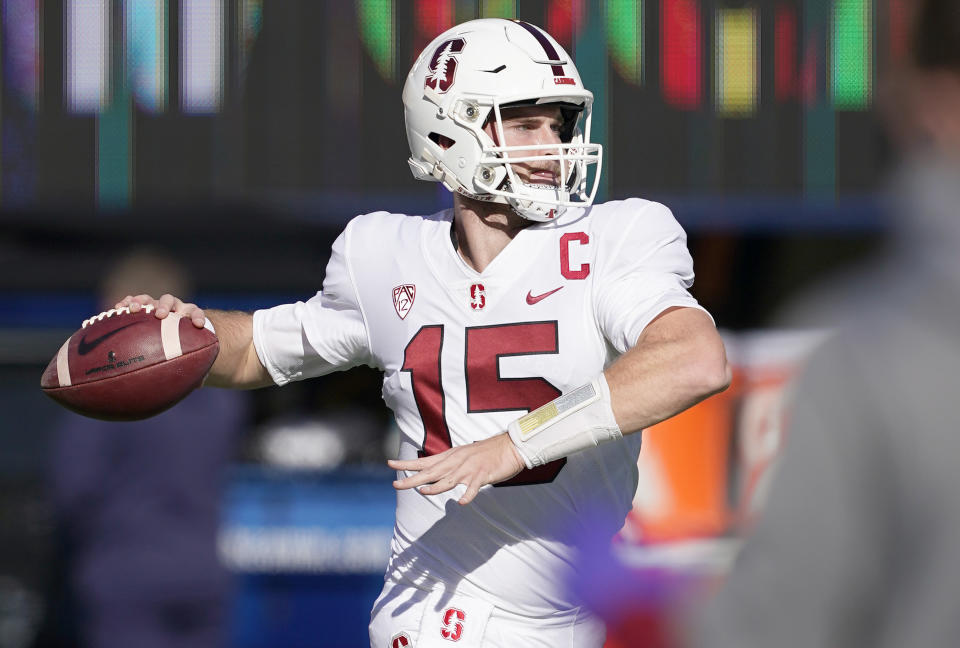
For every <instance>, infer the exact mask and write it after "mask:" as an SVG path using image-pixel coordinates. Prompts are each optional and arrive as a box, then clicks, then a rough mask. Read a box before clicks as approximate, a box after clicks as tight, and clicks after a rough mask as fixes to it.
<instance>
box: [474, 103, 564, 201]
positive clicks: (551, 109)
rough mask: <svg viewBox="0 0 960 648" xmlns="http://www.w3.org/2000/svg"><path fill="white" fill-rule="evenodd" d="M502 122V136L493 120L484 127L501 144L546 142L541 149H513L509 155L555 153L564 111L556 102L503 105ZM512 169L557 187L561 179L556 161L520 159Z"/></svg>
mask: <svg viewBox="0 0 960 648" xmlns="http://www.w3.org/2000/svg"><path fill="white" fill-rule="evenodd" d="M500 117H501V119H502V123H503V139H504V142H503V143H502V144H501V143H500V136H499V134H498V133H497V129H496V126H495V124H494V123H493V122H492V121H491V122H490V123H488V124H487V125H486V126H485V127H484V128H485V130H486V131H487V134H488V135H490V137H491V138H492V139H493V141H494V142H497V143H498V145H500V146H541V145H542V146H543V147H544V148H543V149H542V150H537V149H531V150H527V151H522V152H516V153H510V154H508V156H514V157H520V156H528V155H555V154H556V149H555V148H552V146H554V145H556V144H560V143H561V140H560V131H561V128H562V127H563V115H562V113H561V112H560V109H559V108H557V107H555V106H521V107H517V108H504V109H503V110H501V111H500ZM513 171H514V173H516V174H517V175H518V176H519V177H520V180H521V181H522V182H525V183H527V184H543V185H549V186H551V187H556V186H558V185H559V183H560V165H559V164H558V163H557V162H548V161H543V160H539V161H531V162H518V163H516V164H514V165H513Z"/></svg>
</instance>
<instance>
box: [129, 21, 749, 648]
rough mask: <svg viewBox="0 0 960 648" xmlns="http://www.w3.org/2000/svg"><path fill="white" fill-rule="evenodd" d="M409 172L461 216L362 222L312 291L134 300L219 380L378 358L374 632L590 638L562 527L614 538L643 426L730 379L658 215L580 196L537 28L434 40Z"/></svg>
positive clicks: (425, 61) (645, 206)
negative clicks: (389, 511) (448, 197)
mask: <svg viewBox="0 0 960 648" xmlns="http://www.w3.org/2000/svg"><path fill="white" fill-rule="evenodd" d="M403 104H404V111H405V117H406V128H407V138H408V141H409V144H410V160H409V164H410V168H411V169H412V171H413V174H414V176H415V177H416V178H418V179H421V180H428V181H437V182H442V183H443V184H444V185H445V186H446V187H447V188H448V189H450V191H452V192H453V194H454V206H453V208H452V209H449V210H445V211H442V212H440V213H437V214H432V215H429V216H408V215H403V214H394V213H389V212H376V213H372V214H366V215H362V216H358V217H356V218H354V219H353V220H352V221H351V222H350V223H349V224H348V225H347V227H346V229H345V230H344V232H343V233H342V234H341V235H340V237H339V238H338V239H337V241H336V242H335V243H334V245H333V250H332V255H331V257H330V262H329V264H328V266H327V270H326V277H325V279H324V281H323V290H322V291H321V292H319V293H317V295H316V296H315V297H313V298H312V299H310V300H309V301H307V302H304V303H296V304H286V305H282V306H277V307H275V308H272V309H269V310H263V311H258V312H256V313H254V314H252V315H248V314H241V313H228V312H219V311H203V310H201V309H200V308H198V307H197V306H195V305H193V304H186V303H183V302H182V301H180V300H179V299H177V298H175V297H172V296H170V295H164V296H163V297H161V298H160V299H159V300H155V299H153V298H151V297H149V296H146V295H139V296H136V297H128V298H127V299H125V300H124V301H123V302H121V303H120V304H118V306H125V305H128V304H130V305H132V307H133V309H134V310H135V309H136V308H137V306H136V305H137V304H147V303H152V304H154V305H155V306H156V314H157V317H164V316H166V315H167V313H169V312H176V313H180V314H182V315H185V316H188V317H191V318H192V319H193V322H194V324H196V325H198V326H202V325H203V324H204V322H205V318H209V320H210V321H211V322H212V323H213V325H214V326H215V327H216V331H217V334H218V336H219V337H220V348H221V351H220V357H219V358H218V359H217V361H216V363H215V364H214V366H213V369H212V371H211V373H210V376H209V378H208V380H207V384H208V385H219V386H225V387H258V386H264V385H271V384H278V385H283V384H286V383H288V382H290V381H294V380H302V379H305V378H309V377H311V376H318V375H322V374H326V373H329V372H332V371H336V370H341V369H347V368H349V367H353V366H356V365H361V364H367V365H370V366H373V367H376V368H378V369H380V370H381V371H382V372H383V397H384V400H385V401H386V403H387V405H388V406H390V408H391V409H392V410H393V412H394V414H395V416H396V420H397V423H398V425H399V427H400V430H401V432H402V441H401V446H400V451H399V458H398V459H397V460H395V461H390V462H389V463H390V465H391V466H392V467H393V468H395V469H396V470H397V472H398V476H397V481H395V482H394V486H395V487H396V488H397V490H398V496H397V517H396V525H395V528H394V535H393V541H392V546H391V550H392V557H391V560H390V564H389V566H388V568H387V573H386V584H385V586H384V589H383V593H382V594H381V596H380V598H379V599H378V600H377V602H376V603H375V605H374V609H373V613H372V617H371V624H370V641H371V645H372V646H375V647H377V648H385V647H387V646H391V645H392V646H396V645H416V646H431V645H448V642H449V641H456V642H458V644H459V645H461V646H480V645H482V646H503V647H506V646H511V647H515V646H528V645H530V646H532V645H543V646H558V645H564V646H587V647H589V646H596V647H599V646H601V645H602V644H603V641H604V629H603V625H602V623H601V622H600V621H598V620H597V619H596V618H595V617H593V616H592V615H591V614H590V613H588V612H586V611H584V610H582V609H580V608H579V607H578V604H577V602H576V601H575V600H574V598H573V597H572V595H571V594H570V593H569V592H568V591H567V589H566V587H565V583H566V582H567V581H568V580H569V579H570V577H571V575H572V574H573V573H574V572H575V570H576V569H577V564H576V553H575V538H577V537H578V535H580V534H581V533H582V531H583V529H582V528H581V527H582V526H584V525H590V527H591V530H592V531H594V532H598V533H602V534H605V535H606V536H607V537H612V536H613V535H614V534H615V533H616V532H617V530H618V529H619V528H620V526H621V525H622V524H623V520H624V517H625V515H626V513H627V512H628V511H629V510H630V508H631V502H632V499H633V496H634V492H635V489H636V486H637V456H638V453H639V450H640V434H638V432H639V431H640V430H642V429H643V428H645V427H648V426H650V425H653V424H654V423H657V422H659V421H662V420H664V419H666V418H668V417H670V416H672V415H674V414H676V413H677V412H680V411H682V410H684V409H686V408H688V407H690V406H691V405H693V404H694V403H696V402H698V401H700V400H701V399H703V398H705V397H707V396H709V395H710V394H713V393H715V392H717V391H720V390H722V389H724V388H725V387H726V386H727V384H728V383H729V380H730V372H729V368H728V366H727V361H726V356H725V352H724V347H723V343H722V341H721V339H720V336H719V335H718V333H717V331H716V328H715V326H714V323H713V320H712V319H711V318H710V316H709V315H708V314H707V313H706V312H705V311H704V310H703V309H702V308H701V307H700V306H699V305H698V304H697V302H696V301H695V300H694V298H693V297H691V295H690V294H689V293H688V288H689V287H690V286H691V284H692V283H693V264H692V261H691V258H690V255H689V253H688V251H687V247H686V236H685V234H684V232H683V230H682V229H681V227H680V226H679V225H678V224H677V222H676V220H674V218H673V215H672V214H671V212H670V210H669V209H667V208H666V207H664V206H663V205H661V204H657V203H654V202H649V201H646V200H640V199H630V200H625V201H616V202H609V203H605V204H602V205H595V206H591V203H592V201H593V197H594V194H595V192H596V187H597V182H598V179H599V174H600V166H601V147H600V145H599V144H596V143H593V142H591V141H590V118H591V109H592V104H593V95H592V94H591V93H590V92H589V91H588V90H586V89H585V88H584V87H583V84H582V82H581V80H580V76H579V74H578V72H577V69H576V67H575V66H574V64H573V62H572V60H571V59H570V57H569V55H568V54H567V53H566V52H565V51H564V49H563V47H561V46H560V44H559V43H557V41H556V40H554V39H553V38H552V37H551V36H550V35H549V34H547V33H546V32H544V31H543V30H541V29H539V28H538V27H535V26H533V25H531V24H528V23H525V22H521V21H516V20H502V19H484V20H475V21H471V22H467V23H464V24H461V25H459V26H456V27H454V28H452V29H450V30H448V31H447V32H445V33H443V34H441V35H440V36H438V37H437V38H436V39H435V40H434V41H433V42H432V43H430V45H428V46H427V48H426V49H425V50H424V52H423V53H422V54H421V55H420V57H419V58H418V59H417V61H416V62H415V63H414V65H413V68H412V70H411V71H410V74H409V76H408V77H407V80H406V84H405V86H404V89H403Z"/></svg>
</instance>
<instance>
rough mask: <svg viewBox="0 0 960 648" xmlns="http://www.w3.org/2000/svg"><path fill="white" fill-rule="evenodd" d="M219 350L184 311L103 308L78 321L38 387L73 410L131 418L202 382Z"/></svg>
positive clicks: (172, 400)
mask: <svg viewBox="0 0 960 648" xmlns="http://www.w3.org/2000/svg"><path fill="white" fill-rule="evenodd" d="M219 350H220V344H219V342H218V341H217V336H216V335H214V334H213V332H211V331H210V330H209V329H206V328H197V327H196V326H194V325H193V322H191V321H190V320H189V319H188V318H184V317H181V316H179V315H177V314H176V313H170V314H169V315H168V316H167V317H165V318H164V319H157V318H156V316H155V315H154V313H153V307H152V306H145V307H144V308H143V309H142V310H140V311H139V312H137V313H131V312H130V310H129V309H128V308H121V309H115V310H109V311H106V312H103V313H100V314H99V315H96V316H94V317H91V318H90V319H88V320H86V321H84V323H83V326H82V327H81V328H80V330H78V331H77V332H76V333H74V334H73V335H71V336H70V337H69V338H67V341H66V342H64V343H63V346H61V347H60V350H59V351H58V352H57V354H56V355H55V356H54V357H53V359H52V360H51V361H50V364H49V365H47V369H46V371H44V372H43V377H42V378H41V379H40V387H41V388H42V389H43V392H44V393H45V394H46V395H47V396H49V397H50V398H52V399H53V400H55V401H57V402H58V403H60V404H61V405H63V406H64V407H66V408H67V409H70V410H73V411H74V412H77V413H78V414H83V415H84V416H89V417H92V418H98V419H103V420H107V421H134V420H138V419H144V418H148V417H150V416H153V415H155V414H159V413H160V412H162V411H164V410H165V409H167V408H169V407H172V406H173V405H175V404H176V403H178V402H179V401H180V400H181V399H183V398H184V397H185V396H186V395H187V394H189V393H190V392H191V391H193V390H194V389H196V388H197V387H199V386H200V385H201V383H202V382H203V379H204V378H205V377H206V375H207V372H208V371H210V367H211V366H212V365H213V361H214V360H216V358H217V353H218V352H219Z"/></svg>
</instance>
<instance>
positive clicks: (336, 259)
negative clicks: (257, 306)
mask: <svg viewBox="0 0 960 648" xmlns="http://www.w3.org/2000/svg"><path fill="white" fill-rule="evenodd" d="M349 249H350V226H349V225H348V226H347V228H346V229H345V230H344V232H343V233H342V234H341V235H340V236H339V237H338V238H337V240H336V242H334V244H333V249H332V252H331V255H330V261H329V262H328V263H327V270H326V276H325V277H324V280H323V290H322V291H321V292H318V293H317V294H316V295H315V296H314V297H313V298H312V299H310V300H308V301H306V302H297V303H295V304H283V305H281V306H276V307H274V308H270V309H266V310H259V311H257V312H255V313H254V314H253V343H254V346H255V347H256V350H257V356H259V358H260V362H261V363H262V364H263V366H264V367H266V369H267V371H268V372H269V373H270V376H271V377H272V378H273V381H274V382H275V383H277V384H278V385H285V384H286V383H288V382H291V381H295V380H303V379H305V378H312V377H314V376H322V375H324V374H328V373H331V372H333V371H337V370H342V369H349V368H351V367H355V366H358V365H362V364H371V362H372V359H371V354H370V341H369V336H368V334H367V326H366V321H365V318H364V315H363V310H362V308H361V306H360V302H359V299H358V298H357V292H356V288H355V286H354V282H353V276H352V272H351V270H350V252H349Z"/></svg>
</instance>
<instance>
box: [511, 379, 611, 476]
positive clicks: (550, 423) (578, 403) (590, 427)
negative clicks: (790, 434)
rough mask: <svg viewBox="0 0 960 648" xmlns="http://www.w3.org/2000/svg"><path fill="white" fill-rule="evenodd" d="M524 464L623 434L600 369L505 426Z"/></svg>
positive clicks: (541, 461)
mask: <svg viewBox="0 0 960 648" xmlns="http://www.w3.org/2000/svg"><path fill="white" fill-rule="evenodd" d="M507 432H508V433H509V434H510V438H511V439H512V440H513V443H514V444H515V445H516V446H517V450H518V451H519V452H520V456H521V457H523V462H524V463H525V464H526V465H527V468H535V467H536V466H542V465H543V464H546V463H549V462H551V461H555V460H556V459H560V458H562V457H566V456H568V455H571V454H574V453H575V452H580V451H581V450H586V449H587V448H592V447H594V446H598V445H600V444H601V443H606V442H608V441H616V440H617V439H621V438H623V433H622V432H621V431H620V426H619V425H617V421H616V419H615V418H614V416H613V409H612V407H611V406H610V388H609V387H608V386H607V379H606V378H604V376H603V374H602V373H601V374H600V375H599V376H598V377H597V378H595V379H593V380H592V381H590V382H589V383H587V384H586V385H584V386H583V387H578V388H577V389H574V390H573V391H571V392H568V393H566V394H564V395H562V396H560V397H559V398H556V399H554V400H552V401H550V402H549V403H547V404H546V405H543V406H542V407H539V408H537V409H535V410H533V411H532V412H530V413H529V414H527V415H526V416H521V417H520V418H518V419H517V420H515V421H513V422H511V423H510V425H508V426H507Z"/></svg>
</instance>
